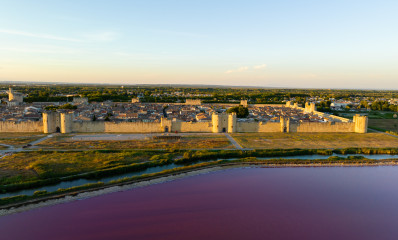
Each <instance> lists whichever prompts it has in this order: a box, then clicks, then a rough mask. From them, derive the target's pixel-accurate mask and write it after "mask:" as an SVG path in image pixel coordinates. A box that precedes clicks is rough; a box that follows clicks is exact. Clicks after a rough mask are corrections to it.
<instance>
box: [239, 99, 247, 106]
mask: <svg viewBox="0 0 398 240" xmlns="http://www.w3.org/2000/svg"><path fill="white" fill-rule="evenodd" d="M240 105H242V106H244V107H247V106H248V103H247V100H240Z"/></svg>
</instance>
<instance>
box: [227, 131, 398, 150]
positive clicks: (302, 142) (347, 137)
mask: <svg viewBox="0 0 398 240" xmlns="http://www.w3.org/2000/svg"><path fill="white" fill-rule="evenodd" d="M233 137H234V138H235V139H236V141H238V142H239V144H241V145H242V146H243V147H245V148H258V149H272V148H283V149H288V148H312V149H315V148H361V147H372V148H386V147H398V138H395V137H392V136H388V135H386V134H382V133H367V134H359V133H236V134H233Z"/></svg>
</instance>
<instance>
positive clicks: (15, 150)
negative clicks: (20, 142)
mask: <svg viewBox="0 0 398 240" xmlns="http://www.w3.org/2000/svg"><path fill="white" fill-rule="evenodd" d="M52 137H53V134H50V135H47V136H45V137H43V138H40V139H37V140H35V141H33V142H30V143H29V144H30V145H31V146H35V145H37V144H39V143H41V142H43V141H45V140H47V139H49V138H52ZM0 145H2V146H5V147H8V149H5V150H1V151H0V154H1V155H0V159H2V158H3V157H5V156H7V155H9V154H13V153H17V152H22V151H24V150H26V149H25V148H22V147H19V148H15V147H14V146H12V145H7V144H0ZM6 153H9V154H7V155H6Z"/></svg>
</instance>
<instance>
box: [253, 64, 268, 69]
mask: <svg viewBox="0 0 398 240" xmlns="http://www.w3.org/2000/svg"><path fill="white" fill-rule="evenodd" d="M266 67H267V64H261V65H257V66H254V67H253V69H263V68H266Z"/></svg>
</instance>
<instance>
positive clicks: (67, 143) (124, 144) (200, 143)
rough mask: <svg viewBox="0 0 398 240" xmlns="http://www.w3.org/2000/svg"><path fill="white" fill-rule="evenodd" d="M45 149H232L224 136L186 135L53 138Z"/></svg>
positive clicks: (43, 144)
mask: <svg viewBox="0 0 398 240" xmlns="http://www.w3.org/2000/svg"><path fill="white" fill-rule="evenodd" d="M37 146H38V147H40V148H45V149H224V148H233V146H232V144H231V143H230V141H229V140H228V139H227V138H226V137H225V136H224V135H211V134H206V135H186V136H183V137H181V139H179V140H163V139H152V138H151V137H148V138H143V139H137V140H117V141H113V140H96V141H80V140H78V141H76V140H73V139H72V138H70V137H63V136H60V137H55V138H51V139H48V140H46V141H44V142H42V143H40V144H39V145H37Z"/></svg>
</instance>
